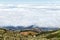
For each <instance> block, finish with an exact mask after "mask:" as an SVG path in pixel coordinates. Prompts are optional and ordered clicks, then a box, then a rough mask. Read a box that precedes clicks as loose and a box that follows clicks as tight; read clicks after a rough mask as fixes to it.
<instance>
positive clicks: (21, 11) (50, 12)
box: [0, 4, 60, 27]
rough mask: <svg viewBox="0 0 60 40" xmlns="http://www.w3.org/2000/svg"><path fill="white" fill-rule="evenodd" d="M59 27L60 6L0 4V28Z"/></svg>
mask: <svg viewBox="0 0 60 40" xmlns="http://www.w3.org/2000/svg"><path fill="white" fill-rule="evenodd" d="M7 25H12V26H29V25H38V26H39V27H60V5H52V4H50V5H49V4H48V5H41V4H40V5H38V4H0V26H7Z"/></svg>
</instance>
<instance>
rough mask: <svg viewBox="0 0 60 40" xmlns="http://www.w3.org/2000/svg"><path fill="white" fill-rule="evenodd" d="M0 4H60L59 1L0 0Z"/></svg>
mask: <svg viewBox="0 0 60 40" xmlns="http://www.w3.org/2000/svg"><path fill="white" fill-rule="evenodd" d="M0 3H60V0H0Z"/></svg>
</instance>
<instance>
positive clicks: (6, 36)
mask: <svg viewBox="0 0 60 40" xmlns="http://www.w3.org/2000/svg"><path fill="white" fill-rule="evenodd" d="M36 30H37V29H34V30H20V31H18V30H17V31H16V30H14V31H13V30H7V29H3V28H0V40H60V39H59V38H60V30H52V31H40V32H38V31H36Z"/></svg>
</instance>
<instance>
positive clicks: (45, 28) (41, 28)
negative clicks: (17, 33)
mask: <svg viewBox="0 0 60 40" xmlns="http://www.w3.org/2000/svg"><path fill="white" fill-rule="evenodd" d="M2 28H4V29H8V30H26V29H30V30H31V29H35V28H37V29H40V30H42V31H49V30H57V29H60V28H50V27H38V26H35V25H31V26H28V27H24V26H16V27H14V26H5V27H2Z"/></svg>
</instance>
